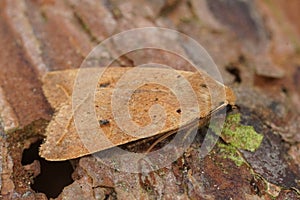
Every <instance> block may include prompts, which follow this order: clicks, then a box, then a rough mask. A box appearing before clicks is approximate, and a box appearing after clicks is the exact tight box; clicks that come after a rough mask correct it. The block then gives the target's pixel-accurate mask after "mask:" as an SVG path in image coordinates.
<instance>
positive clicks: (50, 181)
mask: <svg viewBox="0 0 300 200" xmlns="http://www.w3.org/2000/svg"><path fill="white" fill-rule="evenodd" d="M41 143H42V140H40V141H38V142H36V143H33V144H32V145H31V146H30V148H29V149H25V150H24V152H23V156H22V165H28V164H31V163H33V161H34V160H38V161H39V162H40V166H41V173H40V174H39V175H38V176H37V177H35V178H34V179H33V180H34V182H33V184H31V188H32V189H33V190H34V191H35V192H42V193H44V194H46V196H47V197H48V198H55V197H57V196H58V195H59V194H60V193H61V192H62V190H63V188H64V187H66V186H67V185H70V184H71V183H72V182H73V180H72V178H71V175H72V173H73V171H74V169H73V167H72V165H71V163H70V162H69V161H61V162H54V161H47V160H45V159H44V158H41V157H40V156H39V154H38V150H39V146H40V145H41Z"/></svg>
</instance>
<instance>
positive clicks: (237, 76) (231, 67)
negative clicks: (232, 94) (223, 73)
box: [226, 65, 242, 83]
mask: <svg viewBox="0 0 300 200" xmlns="http://www.w3.org/2000/svg"><path fill="white" fill-rule="evenodd" d="M226 70H227V71H228V72H229V73H230V74H232V75H233V76H234V82H236V83H241V82H242V79H241V76H240V70H239V69H238V68H237V67H236V66H234V65H228V66H227V67H226Z"/></svg>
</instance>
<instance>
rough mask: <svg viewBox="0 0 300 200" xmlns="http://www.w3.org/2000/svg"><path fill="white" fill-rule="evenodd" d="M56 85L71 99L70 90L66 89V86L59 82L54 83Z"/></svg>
mask: <svg viewBox="0 0 300 200" xmlns="http://www.w3.org/2000/svg"><path fill="white" fill-rule="evenodd" d="M56 87H58V88H59V89H61V90H62V91H63V92H64V93H65V95H66V96H67V97H68V98H69V99H71V94H70V92H69V91H68V90H67V89H66V87H64V86H63V85H61V84H56Z"/></svg>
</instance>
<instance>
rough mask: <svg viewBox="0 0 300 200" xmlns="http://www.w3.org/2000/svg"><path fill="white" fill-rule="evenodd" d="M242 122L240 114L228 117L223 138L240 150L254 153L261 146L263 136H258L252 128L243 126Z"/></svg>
mask: <svg viewBox="0 0 300 200" xmlns="http://www.w3.org/2000/svg"><path fill="white" fill-rule="evenodd" d="M240 121H241V116H240V114H231V115H228V116H227V118H226V120H225V124H224V127H223V130H222V134H221V138H222V139H223V140H224V141H225V142H226V143H228V144H231V145H232V146H234V147H236V148H238V149H244V150H248V151H251V152H254V151H255V150H256V149H257V148H258V147H259V146H260V144H261V142H262V139H263V135H261V134H258V133H257V132H256V131H255V130H254V128H253V127H252V126H244V125H241V124H240Z"/></svg>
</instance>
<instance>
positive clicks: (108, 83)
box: [40, 67, 235, 160]
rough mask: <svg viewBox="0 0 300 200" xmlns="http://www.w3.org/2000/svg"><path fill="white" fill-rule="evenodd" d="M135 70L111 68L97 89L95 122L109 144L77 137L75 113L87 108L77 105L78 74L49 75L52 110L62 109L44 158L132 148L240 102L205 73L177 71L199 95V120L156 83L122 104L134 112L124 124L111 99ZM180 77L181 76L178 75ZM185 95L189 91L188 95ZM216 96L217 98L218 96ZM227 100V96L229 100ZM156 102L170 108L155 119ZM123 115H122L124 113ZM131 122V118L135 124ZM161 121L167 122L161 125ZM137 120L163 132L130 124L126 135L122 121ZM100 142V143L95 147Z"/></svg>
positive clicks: (49, 131) (51, 125)
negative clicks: (74, 102) (74, 95)
mask: <svg viewBox="0 0 300 200" xmlns="http://www.w3.org/2000/svg"><path fill="white" fill-rule="evenodd" d="M130 69H132V68H123V67H111V68H108V69H107V70H105V71H104V72H103V74H102V76H101V78H100V79H99V81H98V85H97V89H96V91H95V94H94V97H95V99H94V100H95V101H94V106H95V114H96V116H95V118H96V119H97V121H98V122H99V128H101V130H102V131H103V134H104V135H101V136H103V137H105V138H107V139H108V140H103V141H98V140H97V138H89V137H88V135H87V136H86V137H85V138H83V137H82V136H81V137H80V136H79V134H78V133H77V130H76V127H75V123H74V120H73V118H74V116H73V115H74V113H75V114H76V112H79V113H82V110H80V109H83V108H78V109H77V108H73V107H72V105H71V102H72V101H71V95H72V93H73V86H74V83H75V79H76V76H77V73H78V70H65V71H57V72H50V73H48V74H47V75H46V76H45V77H44V81H43V83H44V84H43V90H44V93H45V96H46V97H47V99H48V101H49V102H50V104H51V106H52V107H53V108H54V109H55V110H56V113H55V114H54V116H53V118H52V120H51V121H50V123H49V125H48V127H47V130H46V135H47V138H46V141H45V143H44V144H42V146H41V148H40V155H41V156H42V157H44V158H46V159H47V160H67V159H73V158H77V157H81V156H84V155H88V154H91V153H95V152H97V151H101V150H105V149H108V148H111V147H114V146H117V145H121V144H126V143H128V142H132V141H136V140H139V139H142V138H147V137H151V136H155V135H158V134H163V133H172V132H174V131H175V130H177V129H178V128H180V127H181V126H185V125H187V124H189V123H190V122H192V121H193V120H201V119H204V118H205V117H207V116H209V115H210V114H211V113H212V112H213V111H214V110H216V109H218V108H220V106H226V105H227V104H231V105H233V104H234V103H235V96H234V93H233V92H232V90H231V89H230V88H228V87H226V86H224V85H223V84H221V83H219V82H217V81H215V80H214V79H212V78H211V77H210V76H208V75H207V74H206V73H205V72H201V71H198V72H187V71H176V73H177V74H179V76H182V77H181V78H183V79H185V80H187V81H188V83H189V84H190V86H191V88H192V91H193V94H192V95H194V96H195V97H196V100H197V106H198V108H197V109H198V110H199V112H198V113H197V116H195V114H193V113H192V111H187V112H191V113H185V117H182V114H183V112H182V111H181V109H182V108H181V106H182V105H181V104H182V102H181V104H180V101H179V100H178V99H177V96H176V94H174V91H170V88H167V87H165V86H162V85H159V84H155V83H150V84H145V85H143V86H141V87H139V88H137V89H136V90H135V91H134V92H133V93H132V94H131V96H130V100H129V101H128V104H127V105H121V104H120V105H119V106H120V109H121V110H122V106H127V108H126V109H128V110H129V114H130V118H126V117H125V118H124V120H123V121H122V120H121V121H120V120H119V118H118V120H119V121H117V122H118V123H117V122H116V116H115V115H114V114H116V113H113V109H114V108H115V107H113V106H118V104H114V105H112V100H111V99H112V96H113V95H114V91H115V88H116V86H118V87H126V85H123V86H119V85H118V81H119V80H120V79H121V78H122V75H123V74H124V73H126V72H127V71H128V70H130ZM81 70H86V71H85V72H86V73H98V72H99V70H103V69H99V68H90V69H81ZM147 70H149V69H147ZM150 70H151V73H156V74H160V73H161V71H160V70H166V69H159V68H153V69H150ZM149 72H150V71H149ZM146 74H147V73H145V75H144V76H146ZM163 74H164V76H168V74H172V73H166V71H165V72H164V73H163ZM132 76H133V77H132V78H136V77H134V75H132ZM139 76H143V75H139ZM179 76H178V75H177V77H179ZM128 78H129V79H130V78H131V77H130V76H128ZM140 78H143V77H140ZM167 78H168V77H165V79H167ZM170 80H171V79H170ZM123 90H124V88H123ZM181 92H182V93H183V91H181ZM212 92H213V93H214V95H212ZM179 93H180V90H179ZM124 94H125V93H124ZM224 96H226V98H225V99H224ZM183 97H184V101H189V98H190V97H189V96H188V95H185V96H184V95H183ZM212 97H213V98H214V100H213V101H212V99H211V98H212ZM86 98H90V97H86ZM116 98H118V96H116ZM117 100H118V99H117ZM83 103H84V102H83ZM155 104H159V105H161V106H162V107H163V109H164V113H161V114H160V113H159V112H155V115H153V116H150V115H151V112H150V111H149V110H151V109H152V107H151V106H152V105H155ZM117 110H118V109H117ZM149 113H150V114H149ZM117 114H118V113H117ZM119 114H121V115H122V113H119ZM128 119H131V121H130V120H128ZM161 121H163V122H164V123H162V124H160V122H161ZM103 122H105V123H103ZM132 122H134V123H135V124H136V125H138V126H140V127H141V130H142V128H143V127H147V126H148V125H149V124H150V125H151V123H152V124H153V123H157V124H159V129H157V127H155V126H153V129H149V130H150V131H148V132H147V131H144V132H143V131H139V129H134V128H132V129H130V127H131V126H128V127H129V129H127V132H126V131H124V129H122V128H120V127H119V125H120V123H121V124H122V123H123V124H126V123H132ZM200 124H203V123H200ZM87 125H88V124H87ZM132 127H133V126H132ZM87 128H89V127H87ZM150 128H151V127H150ZM151 130H153V131H151ZM90 131H96V130H90ZM83 140H84V142H83ZM95 140H97V143H95V142H94V141H95ZM107 141H109V142H107ZM87 144H88V145H89V146H88V148H89V149H87V148H86V145H87ZM95 144H97V145H96V146H94V147H93V145H95ZM91 149H92V150H91Z"/></svg>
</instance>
